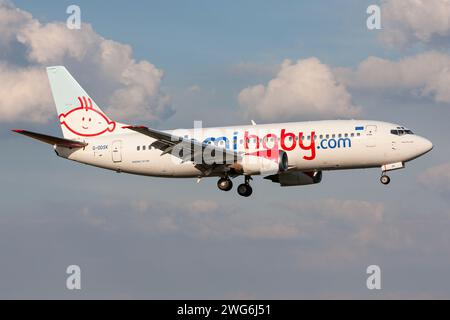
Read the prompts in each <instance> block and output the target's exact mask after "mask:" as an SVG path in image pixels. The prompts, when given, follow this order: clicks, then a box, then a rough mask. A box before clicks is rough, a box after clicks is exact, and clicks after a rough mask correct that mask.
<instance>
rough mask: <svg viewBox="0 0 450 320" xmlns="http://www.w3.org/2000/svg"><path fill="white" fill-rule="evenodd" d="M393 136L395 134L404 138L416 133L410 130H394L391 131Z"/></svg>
mask: <svg viewBox="0 0 450 320" xmlns="http://www.w3.org/2000/svg"><path fill="white" fill-rule="evenodd" d="M391 134H394V135H396V136H403V135H405V134H414V133H413V132H412V131H411V130H409V129H394V130H391Z"/></svg>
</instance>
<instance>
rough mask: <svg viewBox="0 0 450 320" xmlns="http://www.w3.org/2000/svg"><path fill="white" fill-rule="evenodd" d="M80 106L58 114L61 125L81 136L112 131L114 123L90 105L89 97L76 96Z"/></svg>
mask: <svg viewBox="0 0 450 320" xmlns="http://www.w3.org/2000/svg"><path fill="white" fill-rule="evenodd" d="M78 101H79V102H80V106H79V107H77V108H75V109H72V110H70V111H68V112H67V113H62V114H60V115H59V121H60V122H61V125H64V126H65V127H66V128H67V129H69V130H70V131H71V132H73V133H75V134H76V135H79V136H82V137H95V136H99V135H101V134H103V133H105V132H113V131H114V130H115V128H116V123H115V122H114V121H110V120H109V119H108V118H107V117H106V116H105V115H104V114H103V113H101V112H100V111H99V110H96V109H94V108H93V107H92V100H91V98H89V97H88V98H86V97H78Z"/></svg>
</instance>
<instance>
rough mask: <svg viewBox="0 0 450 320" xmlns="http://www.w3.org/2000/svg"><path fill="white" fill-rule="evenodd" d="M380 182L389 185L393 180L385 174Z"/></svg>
mask: <svg viewBox="0 0 450 320" xmlns="http://www.w3.org/2000/svg"><path fill="white" fill-rule="evenodd" d="M380 182H381V183H382V184H384V185H386V184H389V182H391V178H389V176H387V175H386V174H385V173H384V172H383V175H382V176H381V177H380Z"/></svg>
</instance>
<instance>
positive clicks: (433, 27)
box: [0, 0, 450, 299]
mask: <svg viewBox="0 0 450 320" xmlns="http://www.w3.org/2000/svg"><path fill="white" fill-rule="evenodd" d="M56 3H57V4H56ZM71 4H76V5H78V6H79V7H80V8H81V19H82V25H81V29H80V30H70V29H68V28H67V26H66V20H67V18H68V16H69V15H68V14H67V13H66V9H67V7H68V6H69V5H71ZM371 4H376V5H379V6H380V7H381V26H382V28H381V29H380V30H369V29H368V28H367V25H366V20H367V18H368V17H369V15H368V14H367V13H366V9H367V7H368V6H369V5H371ZM449 40H450V1H447V0H427V1H425V0H418V1H414V2H411V1H408V0H383V1H375V0H372V1H359V0H358V1H356V0H342V1H264V2H261V1H251V0H249V1H240V2H237V1H235V2H230V1H189V2H186V1H134V2H132V3H129V4H126V5H124V4H123V2H122V1H76V3H74V2H73V1H58V2H55V1H47V0H41V1H39V2H37V1H25V0H14V1H6V0H0V84H1V85H0V148H1V150H2V166H1V167H0V177H1V180H2V183H1V184H0V200H1V207H0V254H1V256H2V259H0V298H3V299H16V298H26V299H36V298H43V299H51V298H62V299H81V298H87V299H99V298H102V299H103V298H111V299H119V298H125V299H133V298H134V299H169V298H175V299H205V298H208V299H211V298H212V299H252V298H254V299H301V298H302V299H310V298H319V299H330V298H337V299H348V298H357V299H359V298H367V299H383V298H387V299H397V298H406V299H417V298H426V299H432V298H437V299H442V298H446V299H448V298H450V289H449V288H450V278H449V277H448V270H449V268H450V252H449V250H448V248H449V247H450V233H449V232H448V230H449V228H450V209H449V205H450V202H449V201H450V200H449V199H450V173H449V172H450V161H449V160H448V158H449V155H450V151H449V150H450V149H449V148H448V139H447V137H448V136H449V133H450V128H449V126H448V122H447V121H448V119H450V117H449V116H450V108H449V107H450V48H449V43H450V41H449ZM50 65H65V66H67V68H68V69H69V70H70V72H71V73H72V74H73V75H74V76H75V78H77V79H78V80H79V82H80V83H81V84H82V86H83V87H84V88H85V89H86V90H87V91H88V92H89V94H90V95H91V96H93V97H94V98H95V100H96V102H97V103H98V104H99V105H100V106H102V109H105V110H106V112H107V113H108V114H110V115H112V116H113V117H114V118H115V119H116V120H118V121H121V122H125V123H133V124H146V125H148V126H151V127H154V128H160V129H166V128H167V129H169V128H183V127H184V128H186V127H192V125H193V122H194V121H195V120H201V121H203V125H204V126H216V125H239V124H248V123H250V121H251V120H256V121H257V122H258V123H264V122H277V121H304V120H305V121H306V120H317V119H349V118H360V119H373V120H381V121H388V122H394V123H401V124H403V125H405V126H407V127H409V128H410V129H412V130H413V131H414V132H416V133H417V134H420V135H422V136H425V137H427V138H428V139H430V140H431V141H432V142H433V144H434V149H433V151H432V152H431V153H428V154H427V155H425V156H423V157H421V158H419V159H417V160H415V161H413V162H410V163H407V167H406V168H405V169H403V170H399V171H395V172H392V173H391V174H390V176H391V179H392V181H391V184H390V185H389V186H383V185H381V184H380V182H379V176H380V170H377V169H370V170H354V171H337V172H324V176H323V180H322V183H320V184H317V185H313V186H303V187H302V186H299V187H289V188H280V187H279V186H278V185H277V184H274V183H271V182H269V181H267V180H263V179H262V178H261V177H255V180H254V181H253V189H254V193H253V195H252V197H250V198H243V197H239V196H238V195H237V194H236V192H234V191H233V192H230V193H224V192H221V191H219V190H218V189H217V187H216V182H217V181H216V179H203V180H202V181H201V182H200V183H199V184H197V183H196V181H195V179H174V180H171V179H163V178H150V177H139V176H133V175H125V174H117V173H113V172H109V171H104V170H101V169H97V168H93V167H89V166H85V165H81V164H77V163H73V162H70V161H65V160H63V159H61V158H58V157H57V156H56V155H55V153H54V152H53V150H51V147H49V146H47V145H43V144H40V143H37V142H35V141H32V140H30V139H24V138H23V137H22V136H18V135H14V134H13V133H11V131H10V130H11V129H16V128H23V129H29V130H34V131H38V132H42V133H47V134H52V135H59V136H60V135H61V129H60V127H59V125H58V123H57V120H56V112H55V108H54V103H53V101H52V98H51V94H50V88H49V85H48V81H47V79H46V75H45V67H46V66H50ZM125 102H126V103H125ZM238 179H239V178H237V180H238ZM235 182H236V183H237V181H235ZM69 265H78V266H80V268H81V275H82V276H81V283H82V289H81V290H68V289H67V288H66V279H67V277H68V275H67V274H66V268H67V267H68V266H69ZM369 265H378V266H379V267H380V269H381V279H382V280H381V283H382V289H381V290H368V289H367V287H366V279H367V277H368V274H367V273H366V268H367V267H368V266H369Z"/></svg>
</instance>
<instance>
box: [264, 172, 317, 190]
mask: <svg viewBox="0 0 450 320" xmlns="http://www.w3.org/2000/svg"><path fill="white" fill-rule="evenodd" d="M265 179H269V180H271V181H272V182H275V183H279V184H280V186H282V187H290V186H304V185H308V184H315V183H319V182H321V181H322V171H309V172H301V171H293V172H284V173H279V174H274V175H271V176H267V177H265Z"/></svg>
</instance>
